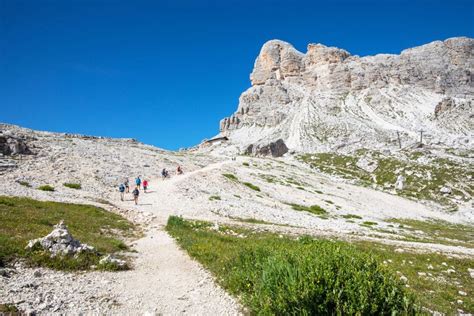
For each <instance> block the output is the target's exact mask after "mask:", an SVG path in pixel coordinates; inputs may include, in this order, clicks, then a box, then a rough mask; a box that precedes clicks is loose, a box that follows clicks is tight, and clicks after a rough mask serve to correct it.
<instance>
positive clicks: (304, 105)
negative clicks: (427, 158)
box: [219, 37, 474, 152]
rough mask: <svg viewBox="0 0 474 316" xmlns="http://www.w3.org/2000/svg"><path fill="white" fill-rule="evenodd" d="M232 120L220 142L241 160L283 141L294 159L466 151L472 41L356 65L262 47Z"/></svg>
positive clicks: (328, 55)
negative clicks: (408, 149)
mask: <svg viewBox="0 0 474 316" xmlns="http://www.w3.org/2000/svg"><path fill="white" fill-rule="evenodd" d="M250 79H251V82H252V87H250V88H249V89H248V90H247V91H245V92H244V93H242V95H241V96H240V99H239V105H238V107H237V111H236V112H235V113H234V114H232V115H231V116H230V117H227V118H224V119H223V120H221V122H220V135H219V136H226V137H228V139H229V142H228V143H230V144H232V145H233V146H234V147H236V148H238V150H239V151H241V152H242V151H245V150H246V149H247V148H248V147H249V145H252V147H253V148H255V147H256V146H266V145H268V144H270V143H272V142H275V141H276V140H278V139H282V140H283V141H284V143H285V144H286V146H287V147H288V148H289V149H290V150H296V151H302V152H314V151H331V150H337V149H342V150H351V149H355V148H361V147H369V148H382V147H387V146H388V147H390V146H398V136H397V132H398V134H399V135H400V139H401V142H402V146H408V145H410V144H413V143H414V142H416V141H418V139H419V134H420V130H422V131H424V141H425V142H428V143H430V144H432V145H436V144H438V145H442V146H450V147H467V148H472V143H471V142H472V139H473V138H472V136H473V130H474V124H473V119H474V111H473V105H474V39H471V38H466V37H458V38H451V39H447V40H445V41H435V42H432V43H429V44H426V45H423V46H419V47H415V48H411V49H407V50H404V51H402V52H401V54H400V55H388V54H380V55H376V56H367V57H359V56H353V55H351V54H350V53H349V52H347V51H345V50H343V49H339V48H335V47H326V46H324V45H321V44H309V45H308V50H307V52H306V53H305V54H303V53H301V52H299V51H297V50H296V49H295V48H294V47H293V46H292V45H290V44H289V43H286V42H283V41H279V40H272V41H269V42H267V43H265V45H263V47H262V49H261V51H260V54H259V56H258V57H257V59H256V61H255V66H254V69H253V72H252V73H251V75H250Z"/></svg>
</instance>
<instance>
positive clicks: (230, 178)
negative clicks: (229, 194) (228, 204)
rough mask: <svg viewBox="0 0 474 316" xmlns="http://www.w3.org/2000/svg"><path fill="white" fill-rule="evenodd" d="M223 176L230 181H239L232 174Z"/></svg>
mask: <svg viewBox="0 0 474 316" xmlns="http://www.w3.org/2000/svg"><path fill="white" fill-rule="evenodd" d="M222 175H223V176H224V177H226V178H227V179H229V180H232V181H239V179H238V178H237V177H236V176H235V175H233V174H232V173H223V174H222Z"/></svg>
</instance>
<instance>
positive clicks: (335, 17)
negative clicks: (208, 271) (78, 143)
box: [0, 0, 474, 149]
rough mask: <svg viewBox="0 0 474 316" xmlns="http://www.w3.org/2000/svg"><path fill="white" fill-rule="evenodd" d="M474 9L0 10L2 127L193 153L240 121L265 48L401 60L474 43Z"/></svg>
mask: <svg viewBox="0 0 474 316" xmlns="http://www.w3.org/2000/svg"><path fill="white" fill-rule="evenodd" d="M473 3H474V2H473V1H469V0H466V1H456V0H449V1H435V0H434V1H395V0H392V1H382V0H380V1H329V0H327V1H289V0H286V1H257V0H252V1H232V0H222V1H217V0H216V1H180V0H175V1H172V0H170V1H159V0H158V1H151V0H150V1H140V0H133V1H132V0H128V1H125V0H122V1H119V0H116V1H115V0H102V1H101V0H98V1H86V0H83V1H74V0H68V1H64V0H48V1H45V0H35V1H30V0H29V1H20V0H0V122H6V123H12V124H18V125H22V126H26V127H29V128H34V129H39V130H48V131H57V132H74V133H83V134H90V135H100V136H112V137H133V138H137V139H139V140H140V141H142V142H145V143H148V144H153V145H156V146H159V147H163V148H167V149H178V148H180V147H187V146H191V145H194V144H196V143H198V142H200V140H202V139H203V138H209V137H212V136H213V135H215V134H217V133H218V123H219V120H220V119H221V118H223V117H224V116H228V115H230V114H231V113H233V112H234V111H235V109H236V107H237V104H238V97H239V95H240V94H241V93H242V92H243V91H244V90H245V89H247V88H248V87H249V86H250V81H249V74H250V72H251V70H252V67H253V63H254V60H255V58H256V56H257V54H258V52H259V50H260V47H261V46H262V44H263V43H265V42H266V41H267V40H270V39H275V38H277V39H282V40H285V41H288V42H290V43H292V44H293V45H294V46H295V47H296V48H297V49H299V50H300V51H303V52H305V51H306V46H307V44H308V43H310V42H313V43H317V42H320V43H323V44H326V45H331V46H338V47H341V48H344V49H346V50H348V51H349V52H351V53H352V54H357V55H361V56H362V55H371V54H376V53H399V52H400V51H401V50H402V49H405V48H408V47H412V46H416V45H420V44H424V43H427V42H430V41H433V40H438V39H446V38H449V37H453V36H469V37H474V24H473V23H474V22H473V21H474V13H473V11H474V4H473Z"/></svg>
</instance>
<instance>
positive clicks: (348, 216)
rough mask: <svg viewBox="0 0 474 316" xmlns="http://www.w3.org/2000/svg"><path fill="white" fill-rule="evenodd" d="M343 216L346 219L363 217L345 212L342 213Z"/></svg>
mask: <svg viewBox="0 0 474 316" xmlns="http://www.w3.org/2000/svg"><path fill="white" fill-rule="evenodd" d="M342 217H343V218H346V219H352V218H355V219H362V216H359V215H355V214H345V215H342Z"/></svg>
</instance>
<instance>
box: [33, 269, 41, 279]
mask: <svg viewBox="0 0 474 316" xmlns="http://www.w3.org/2000/svg"><path fill="white" fill-rule="evenodd" d="M33 276H34V277H35V278H40V277H41V276H42V273H41V271H39V270H36V271H35V272H34V273H33Z"/></svg>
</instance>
